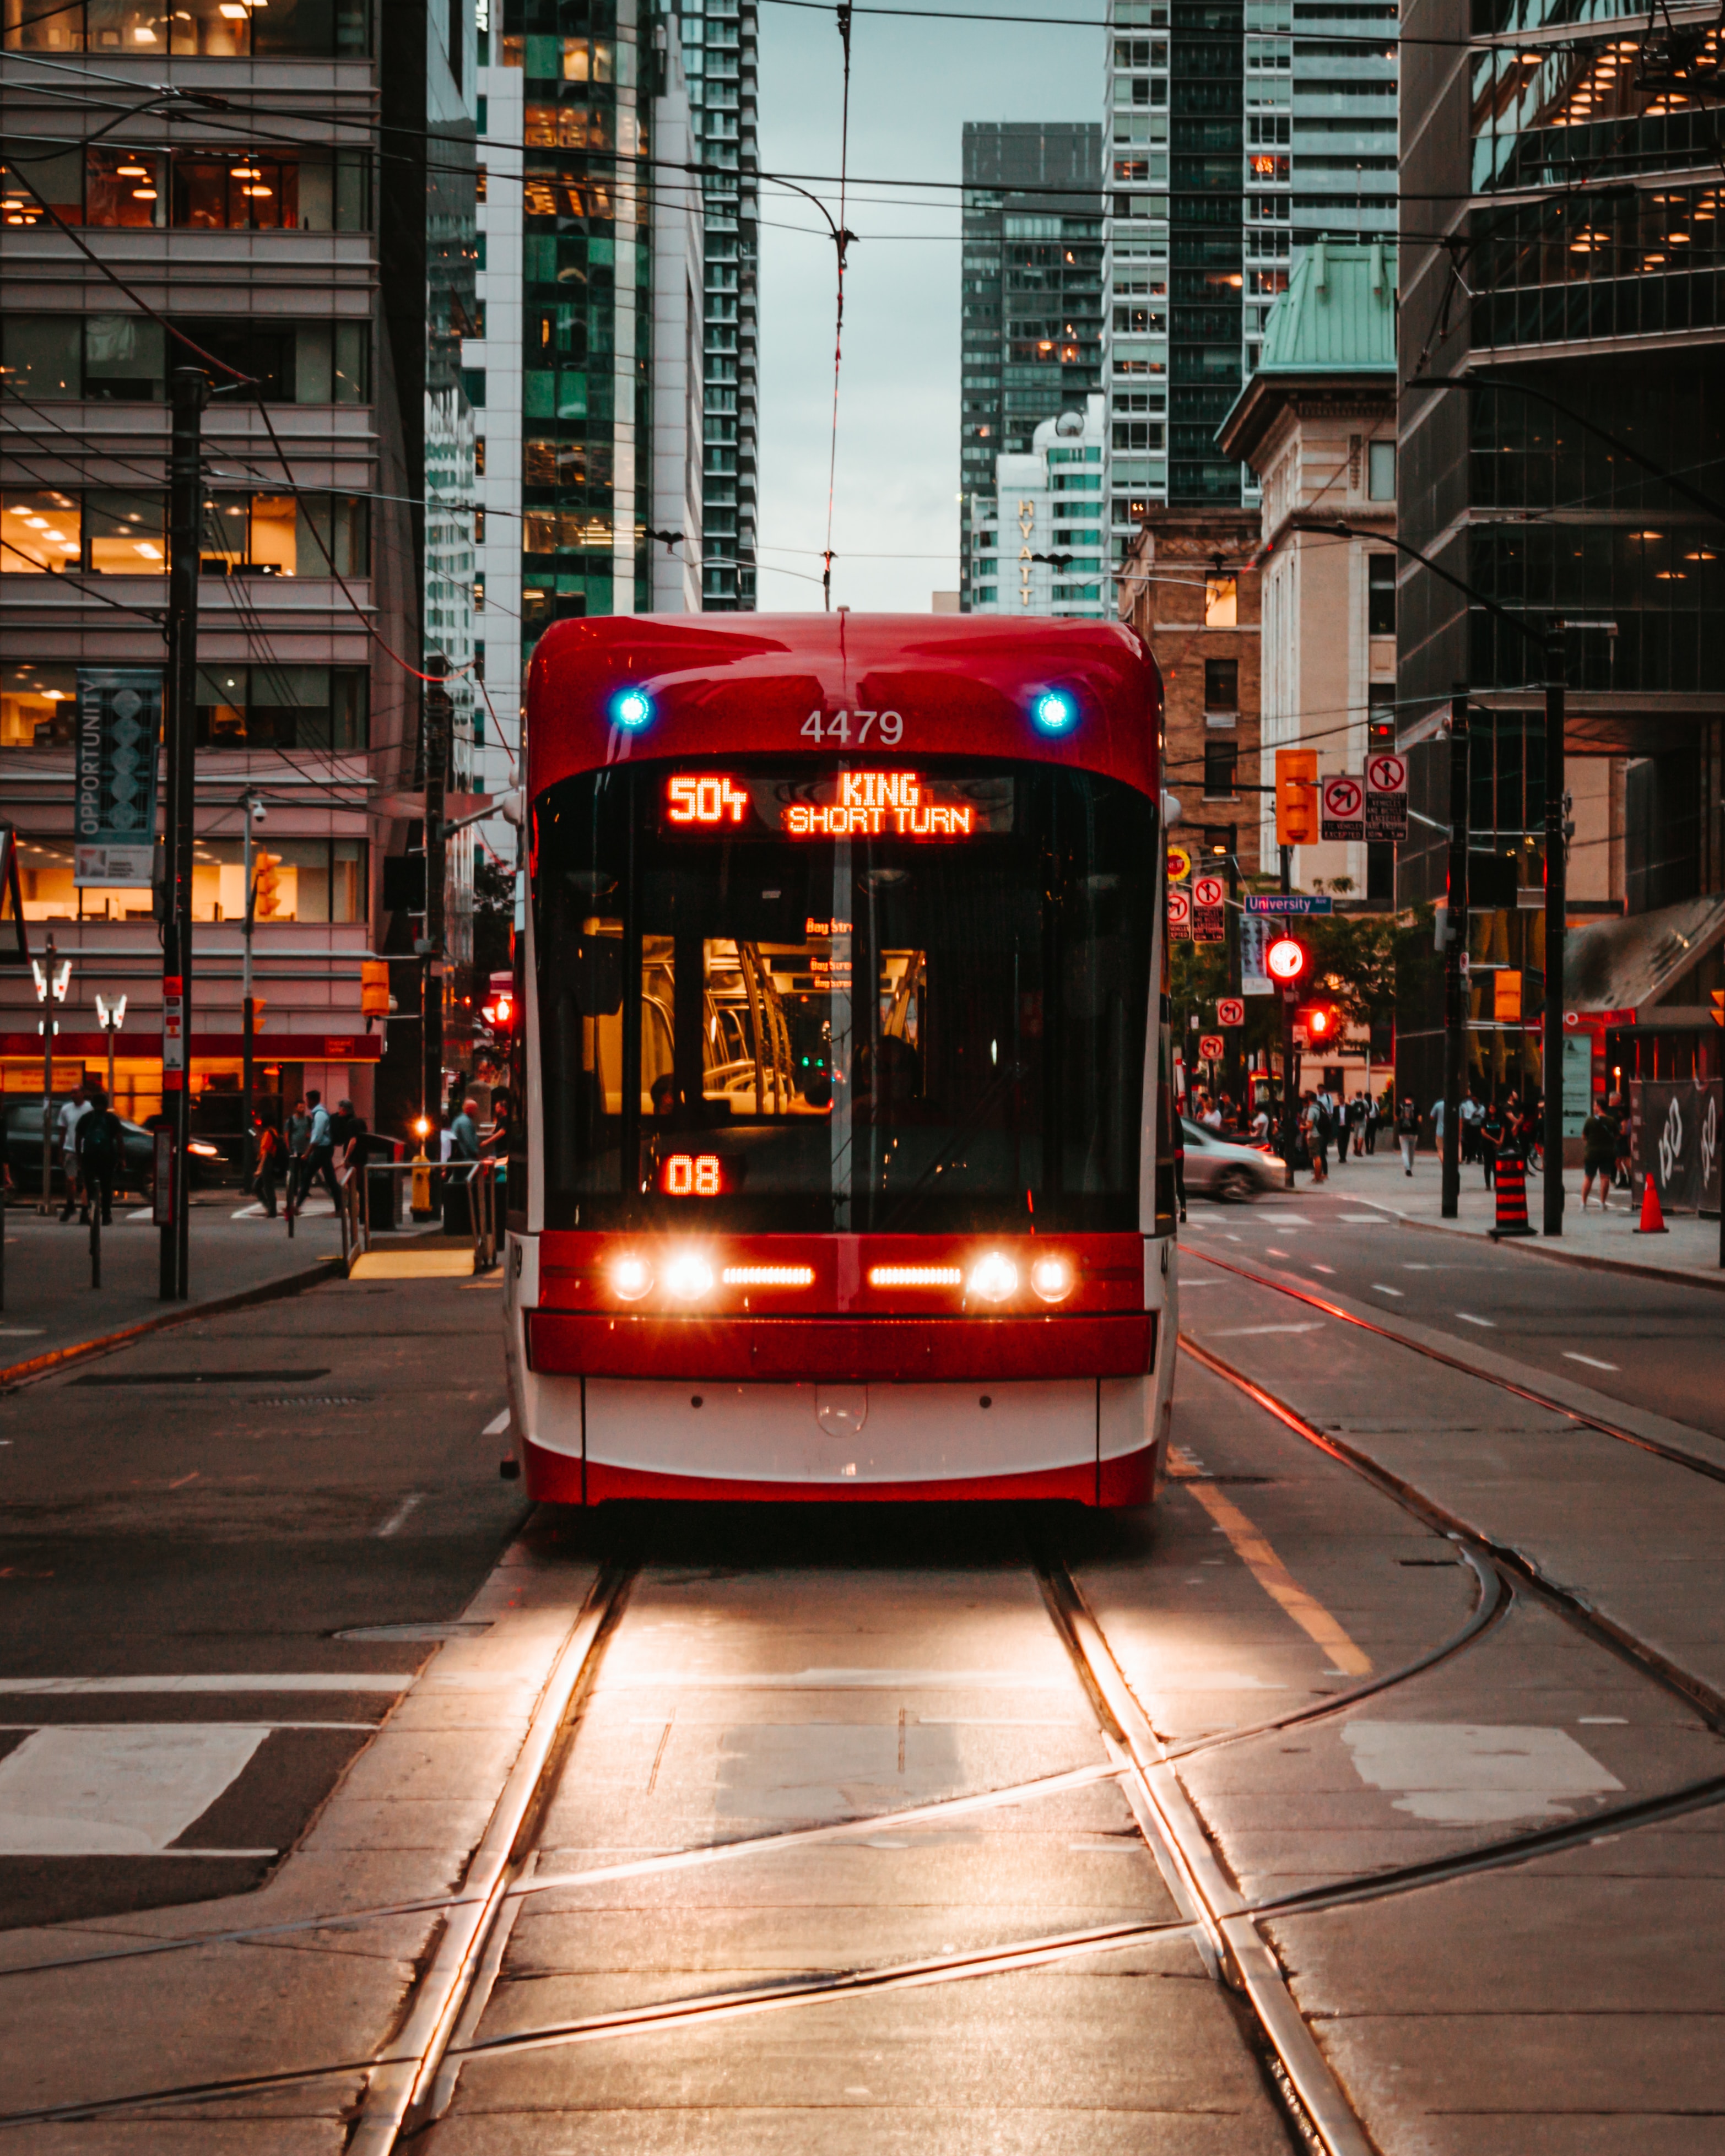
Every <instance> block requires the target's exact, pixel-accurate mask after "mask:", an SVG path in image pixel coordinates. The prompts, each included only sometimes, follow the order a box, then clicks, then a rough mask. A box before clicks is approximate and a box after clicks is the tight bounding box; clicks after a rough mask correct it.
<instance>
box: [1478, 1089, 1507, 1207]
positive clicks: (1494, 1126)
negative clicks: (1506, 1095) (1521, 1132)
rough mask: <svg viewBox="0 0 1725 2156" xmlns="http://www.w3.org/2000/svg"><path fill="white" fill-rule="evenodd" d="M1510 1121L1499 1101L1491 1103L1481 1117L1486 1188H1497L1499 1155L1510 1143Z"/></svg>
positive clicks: (1481, 1157) (1481, 1153)
mask: <svg viewBox="0 0 1725 2156" xmlns="http://www.w3.org/2000/svg"><path fill="white" fill-rule="evenodd" d="M1510 1127H1511V1126H1510V1121H1509V1117H1508V1116H1507V1114H1506V1112H1505V1111H1504V1108H1503V1106H1502V1103H1500V1102H1499V1101H1491V1102H1490V1103H1489V1104H1488V1105H1487V1106H1486V1112H1485V1113H1484V1115H1482V1116H1481V1117H1480V1163H1481V1166H1482V1167H1483V1168H1484V1169H1485V1171H1486V1189H1487V1190H1495V1189H1496V1188H1497V1155H1498V1152H1499V1149H1500V1148H1501V1147H1503V1146H1505V1145H1507V1143H1508V1142H1509V1135H1510Z"/></svg>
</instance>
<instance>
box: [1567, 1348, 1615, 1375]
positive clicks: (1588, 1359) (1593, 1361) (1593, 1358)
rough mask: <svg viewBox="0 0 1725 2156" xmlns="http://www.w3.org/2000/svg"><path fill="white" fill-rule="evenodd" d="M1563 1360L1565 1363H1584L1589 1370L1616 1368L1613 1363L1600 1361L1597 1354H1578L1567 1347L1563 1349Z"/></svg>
mask: <svg viewBox="0 0 1725 2156" xmlns="http://www.w3.org/2000/svg"><path fill="white" fill-rule="evenodd" d="M1563 1360H1564V1361H1565V1362H1566V1363H1586V1365H1587V1367H1588V1368H1589V1370H1615V1368H1617V1365H1616V1363H1602V1362H1601V1361H1600V1360H1599V1357H1598V1356H1597V1355H1578V1354H1576V1353H1574V1350H1573V1349H1572V1348H1568V1347H1566V1348H1565V1349H1564V1350H1563Z"/></svg>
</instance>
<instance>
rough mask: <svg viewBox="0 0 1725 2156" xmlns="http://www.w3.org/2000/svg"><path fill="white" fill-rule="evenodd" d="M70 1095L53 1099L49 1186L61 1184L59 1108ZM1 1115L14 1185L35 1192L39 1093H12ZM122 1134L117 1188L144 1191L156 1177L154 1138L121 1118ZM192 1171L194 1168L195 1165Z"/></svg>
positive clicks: (38, 1158) (39, 1162) (39, 1150)
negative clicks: (51, 1159)
mask: <svg viewBox="0 0 1725 2156" xmlns="http://www.w3.org/2000/svg"><path fill="white" fill-rule="evenodd" d="M70 1098H71V1096H70V1095H69V1093H57V1094H55V1096H54V1107H53V1111H52V1112H53V1116H54V1168H53V1172H52V1180H51V1184H50V1188H53V1189H54V1190H59V1189H60V1188H63V1187H64V1176H63V1174H62V1173H61V1170H60V1149H59V1120H60V1110H61V1109H62V1108H63V1107H64V1106H65V1104H66V1102H67V1101H69V1099H70ZM0 1118H3V1127H4V1130H5V1142H6V1164H7V1166H8V1168H10V1169H11V1170H12V1180H13V1188H15V1189H17V1190H19V1191H27V1192H36V1191H39V1190H40V1189H41V1188H42V1096H41V1095H40V1094H39V1093H37V1094H28V1093H23V1094H18V1093H15V1094H13V1096H12V1097H11V1099H10V1100H8V1101H6V1103H5V1104H4V1107H3V1109H0ZM120 1128H121V1168H120V1188H121V1189H122V1190H138V1191H147V1190H148V1189H149V1188H150V1186H151V1183H152V1182H153V1181H154V1180H155V1168H156V1140H155V1137H153V1135H152V1134H151V1132H148V1131H146V1129H145V1128H144V1127H143V1125H142V1124H141V1123H131V1122H127V1121H126V1117H125V1116H121V1119H120ZM193 1173H194V1174H195V1173H196V1169H195V1167H194V1170H193Z"/></svg>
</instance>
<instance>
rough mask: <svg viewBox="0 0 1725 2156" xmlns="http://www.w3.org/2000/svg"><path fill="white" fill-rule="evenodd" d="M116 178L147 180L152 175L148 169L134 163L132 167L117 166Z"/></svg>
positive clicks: (115, 169) (115, 168) (115, 170)
mask: <svg viewBox="0 0 1725 2156" xmlns="http://www.w3.org/2000/svg"><path fill="white" fill-rule="evenodd" d="M114 177H115V178H116V180H147V179H148V178H149V177H150V174H149V172H148V170H147V168H146V167H144V166H142V165H140V164H137V163H136V162H134V163H132V164H130V165H116V167H114Z"/></svg>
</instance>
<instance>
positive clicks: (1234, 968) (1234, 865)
mask: <svg viewBox="0 0 1725 2156" xmlns="http://www.w3.org/2000/svg"><path fill="white" fill-rule="evenodd" d="M1227 924H1228V993H1229V994H1230V996H1235V997H1238V996H1239V994H1240V989H1241V988H1242V987H1243V986H1244V985H1245V977H1244V975H1243V973H1242V971H1241V968H1242V964H1243V958H1242V955H1241V952H1240V937H1241V933H1242V930H1241V915H1240V826H1239V824H1230V825H1229V826H1228V915H1227ZM1222 1038H1223V1039H1224V1041H1225V1042H1226V1043H1227V1058H1228V1060H1227V1062H1226V1064H1225V1065H1224V1081H1223V1082H1224V1084H1225V1085H1226V1086H1227V1088H1228V1092H1229V1096H1230V1099H1231V1100H1232V1101H1233V1102H1234V1105H1235V1109H1236V1110H1237V1111H1238V1112H1239V1116H1240V1127H1241V1130H1242V1131H1245V1130H1249V1129H1250V1126H1251V1120H1252V1118H1251V1114H1250V1110H1251V1105H1252V1104H1251V1102H1250V1101H1248V1100H1247V1099H1246V1098H1245V1075H1244V1070H1245V1027H1244V1026H1243V1025H1230V1026H1227V1027H1224V1029H1223V1032H1222Z"/></svg>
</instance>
